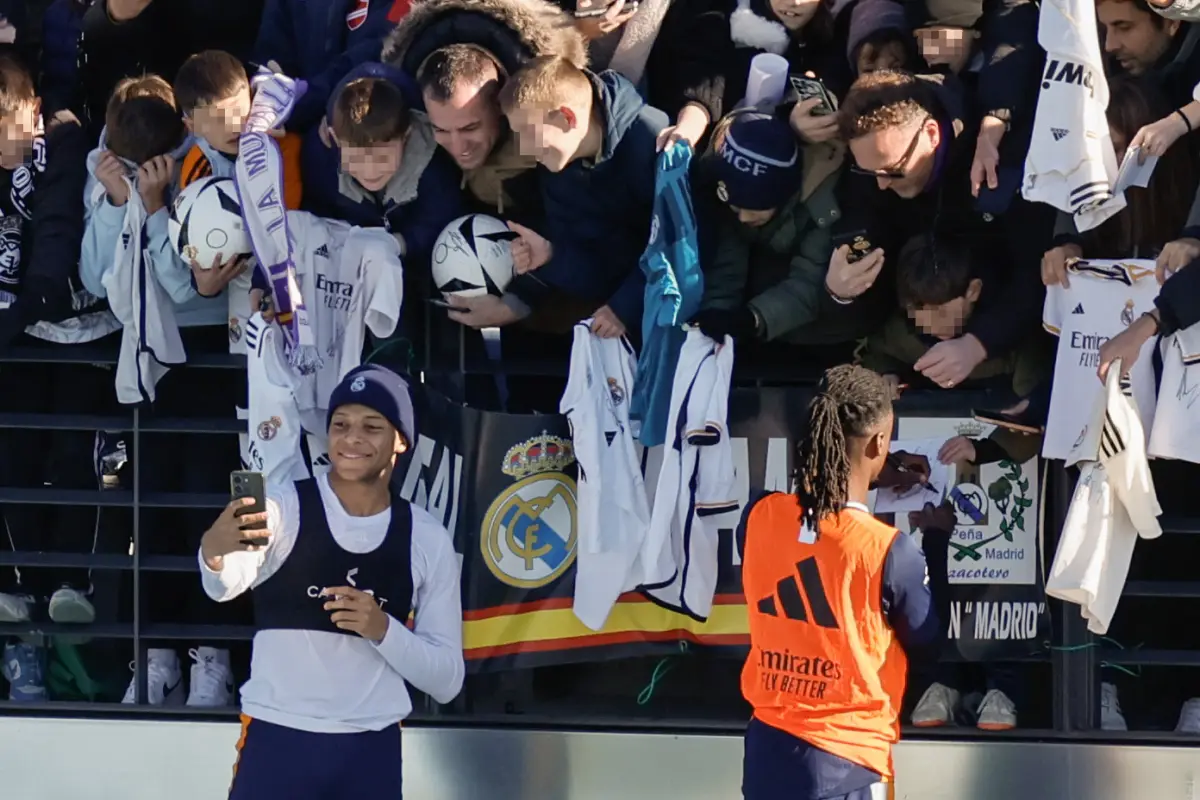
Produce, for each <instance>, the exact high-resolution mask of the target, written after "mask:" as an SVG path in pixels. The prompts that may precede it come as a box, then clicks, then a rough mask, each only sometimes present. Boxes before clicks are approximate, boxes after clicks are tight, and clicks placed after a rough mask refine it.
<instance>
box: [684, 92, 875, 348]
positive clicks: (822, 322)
mask: <svg viewBox="0 0 1200 800" xmlns="http://www.w3.org/2000/svg"><path fill="white" fill-rule="evenodd" d="M702 163H703V167H704V169H703V178H704V184H705V192H706V193H711V194H715V196H716V198H717V200H719V201H720V202H721V204H722V205H723V206H724V208H723V209H722V219H721V225H720V228H719V229H718V233H717V243H716V248H715V252H714V253H713V257H712V260H711V263H707V264H705V268H704V299H703V301H702V303H701V311H700V313H699V314H698V315H697V317H696V322H697V324H699V326H700V329H701V330H702V331H703V332H704V333H705V335H707V336H709V337H710V338H712V339H713V340H714V341H718V342H719V341H724V339H725V336H726V335H730V336H733V337H734V338H736V339H738V340H739V341H746V340H751V339H756V340H759V341H762V342H779V343H784V342H786V343H788V344H791V345H809V346H814V345H821V346H828V345H834V344H846V345H847V347H846V348H845V350H844V353H842V354H841V355H839V356H835V358H836V359H837V360H839V361H845V360H849V358H850V357H851V356H852V350H853V342H854V341H855V340H856V339H859V338H861V337H863V336H865V335H866V334H867V333H869V332H870V331H871V329H872V327H873V323H872V320H873V319H875V318H876V317H874V316H873V315H871V314H864V313H855V314H849V313H846V311H845V310H844V308H845V307H844V306H839V305H837V304H836V303H834V302H833V301H832V300H831V299H830V298H829V294H828V293H827V292H826V291H825V272H826V269H827V268H828V265H829V259H830V257H831V255H832V254H833V249H834V248H833V244H832V241H831V239H830V233H829V226H830V225H831V224H832V223H833V221H834V220H836V219H837V218H838V217H839V216H840V211H839V210H838V203H837V198H836V197H835V190H836V188H837V185H838V180H839V178H840V176H841V174H842V169H841V167H842V151H841V150H839V149H836V148H833V147H830V146H826V145H814V146H811V147H806V148H801V147H800V146H799V144H798V142H797V140H796V136H795V135H794V134H793V133H792V129H791V127H790V126H789V125H788V123H787V120H786V119H784V118H779V117H776V116H775V115H774V114H772V113H769V112H764V111H757V110H753V109H749V110H743V111H735V112H733V114H731V115H729V116H727V117H726V118H725V119H724V120H722V121H721V122H720V123H718V124H717V126H716V128H715V129H714V131H713V138H712V145H711V147H710V149H709V152H708V153H706V154H705V156H704V160H703V162H702ZM874 257H875V258H880V257H881V256H880V255H876V256H874ZM877 294H882V292H877ZM830 352H832V351H830ZM814 354H815V355H819V356H820V357H821V360H825V359H824V354H823V353H816V352H814Z"/></svg>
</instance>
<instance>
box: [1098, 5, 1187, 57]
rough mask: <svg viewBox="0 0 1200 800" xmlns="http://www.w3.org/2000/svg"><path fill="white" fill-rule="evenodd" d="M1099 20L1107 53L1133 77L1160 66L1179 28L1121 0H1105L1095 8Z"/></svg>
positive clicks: (1173, 21)
mask: <svg viewBox="0 0 1200 800" xmlns="http://www.w3.org/2000/svg"><path fill="white" fill-rule="evenodd" d="M1096 18H1097V19H1098V20H1099V21H1100V25H1101V26H1103V28H1104V52H1106V53H1108V54H1109V55H1111V56H1112V57H1113V58H1115V59H1116V60H1117V62H1118V63H1119V64H1120V65H1121V66H1122V67H1123V68H1124V69H1126V70H1128V71H1129V72H1130V73H1132V74H1134V75H1141V74H1143V73H1145V72H1146V71H1147V70H1149V69H1151V68H1152V67H1153V66H1154V65H1155V64H1156V63H1158V60H1159V59H1160V58H1162V57H1163V55H1164V54H1165V53H1166V52H1167V50H1168V49H1169V48H1170V47H1171V40H1172V39H1173V38H1174V37H1175V33H1176V31H1178V30H1179V25H1180V23H1179V22H1177V21H1176V20H1165V19H1163V18H1162V17H1160V16H1158V15H1157V14H1153V13H1150V12H1148V11H1141V10H1139V9H1138V8H1137V7H1136V6H1134V4H1133V3H1131V2H1123V1H1122V0H1103V2H1101V3H1100V4H1099V5H1097V6H1096Z"/></svg>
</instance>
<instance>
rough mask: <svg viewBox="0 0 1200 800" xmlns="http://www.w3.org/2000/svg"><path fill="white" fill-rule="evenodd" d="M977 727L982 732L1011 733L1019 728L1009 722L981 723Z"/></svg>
mask: <svg viewBox="0 0 1200 800" xmlns="http://www.w3.org/2000/svg"><path fill="white" fill-rule="evenodd" d="M975 727H976V728H979V730H981V731H1011V730H1015V729H1016V727H1017V726H1016V725H1010V724H1009V723H1007V722H980V723H979V724H977V725H976V726H975Z"/></svg>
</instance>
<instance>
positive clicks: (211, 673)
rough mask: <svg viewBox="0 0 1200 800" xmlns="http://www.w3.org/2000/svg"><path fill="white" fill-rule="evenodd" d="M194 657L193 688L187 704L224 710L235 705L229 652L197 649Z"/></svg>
mask: <svg viewBox="0 0 1200 800" xmlns="http://www.w3.org/2000/svg"><path fill="white" fill-rule="evenodd" d="M188 655H189V656H191V657H192V661H193V662H195V663H193V664H192V675H191V682H190V683H191V686H190V688H189V689H188V698H187V704H188V705H189V706H192V707H197V708H224V707H225V706H231V705H233V690H234V686H233V670H231V669H230V667H229V651H228V650H218V649H217V648H215V647H196V648H193V649H191V650H189V651H188Z"/></svg>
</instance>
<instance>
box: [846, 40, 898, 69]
mask: <svg viewBox="0 0 1200 800" xmlns="http://www.w3.org/2000/svg"><path fill="white" fill-rule="evenodd" d="M907 57H908V54H907V53H905V51H904V45H903V44H901V43H900V42H882V43H880V44H875V43H874V42H867V43H865V44H864V45H863V46H862V47H860V48H858V58H857V63H856V64H855V66H856V67H857V68H858V74H859V75H866V74H867V73H869V72H878V71H879V70H881V69H904V67H905V66H906V64H905V61H906V60H907Z"/></svg>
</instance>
